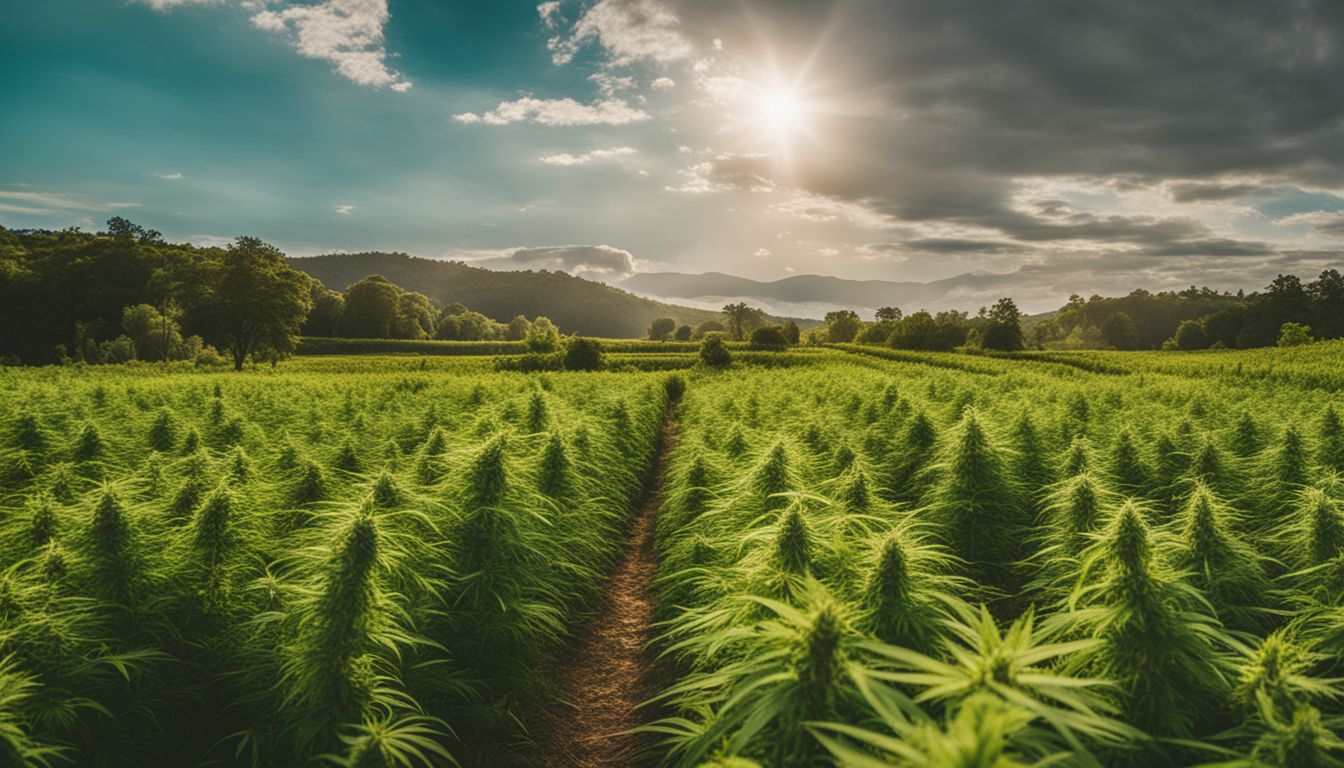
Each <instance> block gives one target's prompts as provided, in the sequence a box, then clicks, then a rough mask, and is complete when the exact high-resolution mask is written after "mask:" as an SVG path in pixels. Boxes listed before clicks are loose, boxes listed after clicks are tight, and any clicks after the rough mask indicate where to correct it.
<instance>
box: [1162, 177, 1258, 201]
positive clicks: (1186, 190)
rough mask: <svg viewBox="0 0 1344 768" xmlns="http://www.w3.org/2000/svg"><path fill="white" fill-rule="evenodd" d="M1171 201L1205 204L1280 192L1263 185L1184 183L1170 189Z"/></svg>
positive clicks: (1173, 185) (1174, 185) (1171, 186)
mask: <svg viewBox="0 0 1344 768" xmlns="http://www.w3.org/2000/svg"><path fill="white" fill-rule="evenodd" d="M1168 190H1169V191H1170V192H1171V199H1172V200H1174V201H1176V202H1178V203H1203V202H1211V201H1218V200H1240V199H1242V198H1244V197H1256V196H1260V195H1270V194H1273V193H1274V192H1276V191H1277V190H1278V188H1276V187H1271V186H1265V185H1263V184H1221V183H1219V182H1183V183H1176V184H1172V185H1170V186H1169V187H1168Z"/></svg>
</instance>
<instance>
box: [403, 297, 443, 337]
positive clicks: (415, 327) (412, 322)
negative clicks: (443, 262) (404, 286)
mask: <svg viewBox="0 0 1344 768" xmlns="http://www.w3.org/2000/svg"><path fill="white" fill-rule="evenodd" d="M436 314H438V313H437V310H435V309H434V305H433V304H432V303H430V301H429V297H428V296H426V295H424V294H423V293H413V292H411V291H403V292H402V293H401V294H400V295H398V296H397V316H396V320H395V322H394V323H393V325H392V338H394V339H428V338H429V337H430V336H432V335H433V333H434V330H435V323H434V317H435V315H436Z"/></svg>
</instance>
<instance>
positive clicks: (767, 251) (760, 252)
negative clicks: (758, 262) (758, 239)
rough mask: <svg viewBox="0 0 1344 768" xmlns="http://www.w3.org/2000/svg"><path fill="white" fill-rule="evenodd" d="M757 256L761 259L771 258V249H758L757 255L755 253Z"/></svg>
mask: <svg viewBox="0 0 1344 768" xmlns="http://www.w3.org/2000/svg"><path fill="white" fill-rule="evenodd" d="M755 255H756V256H761V257H765V256H769V255H770V249H769V248H757V249H756V253H755Z"/></svg>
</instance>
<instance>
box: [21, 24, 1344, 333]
mask: <svg viewBox="0 0 1344 768" xmlns="http://www.w3.org/2000/svg"><path fill="white" fill-rule="evenodd" d="M1143 5H1145V4H1143V3H1138V4H1135V3H1121V2H1112V3H1106V2H1102V3H1096V4H1091V5H1090V7H1089V8H1088V10H1087V11H1086V12H1078V13H1070V14H1064V13H1060V12H1059V11H1060V8H1059V7H1057V4H1055V3H1051V2H1048V1H1047V0H1030V1H1028V2H1024V3H1021V4H1019V5H1018V7H1017V10H1016V11H1014V12H1012V13H1011V14H1008V13H1007V12H1006V11H1004V10H1003V9H1002V8H1001V7H999V6H998V5H997V4H993V3H976V2H970V1H969V0H966V1H961V0H948V2H945V3H937V4H929V3H919V2H880V1H879V0H835V1H834V2H810V1H805V0H775V1H774V2H754V3H753V2H751V0H744V1H743V2H736V3H723V2H714V1H711V0H561V2H558V3H551V2H545V3H541V4H540V5H538V4H537V3H535V2H429V1H427V0H390V2H389V1H388V0H303V1H300V0H43V1H42V2H26V3H13V4H10V5H9V7H7V8H6V9H5V11H4V15H5V18H4V23H3V24H0V71H3V72H4V73H5V75H4V80H5V83H4V84H5V86H6V87H5V93H6V104H7V108H6V115H5V119H4V120H3V121H0V146H4V147H5V148H6V149H5V153H4V156H5V162H4V163H3V164H2V165H0V224H3V225H5V226H9V227H47V228H58V227H64V226H70V225H78V226H83V227H84V228H86V229H93V228H98V227H100V226H101V224H102V222H103V221H104V220H105V219H106V218H108V217H109V216H112V215H124V216H127V217H129V218H131V219H133V220H135V221H137V222H138V223H141V224H144V225H146V226H149V227H153V228H156V229H159V230H161V231H163V232H164V233H165V235H167V236H168V237H169V238H171V239H181V240H192V241H194V242H198V243H214V242H222V241H223V240H225V239H227V238H230V237H232V236H234V235H237V234H244V233H245V234H254V235H257V236H260V237H262V238H264V239H266V240H268V241H271V242H274V243H276V244H277V245H279V246H281V247H282V248H284V249H285V250H286V251H287V252H290V253H293V254H297V255H308V254H315V253H322V252H329V251H337V250H365V249H378V250H401V251H407V252H410V253H413V254H416V255H422V256H430V257H449V258H462V259H467V260H470V261H473V262H477V263H480V264H482V265H484V266H490V267H496V268H528V267H531V268H537V267H543V268H564V269H567V270H569V271H572V272H576V273H578V274H584V275H587V276H590V277H595V278H598V279H605V280H608V281H611V282H616V281H619V279H621V278H622V277H624V276H626V275H628V274H629V273H630V272H632V271H689V272H699V271H708V270H718V271H725V272H733V273H737V274H743V275H747V276H751V277H755V278H759V279H777V278H781V277H785V276H787V275H790V274H798V273H804V272H811V273H822V274H835V275H839V276H844V277H854V278H882V279H894V280H929V279H936V278H942V277H948V276H951V275H955V274H959V273H962V272H969V271H973V270H977V269H987V270H991V271H994V272H1011V273H1015V274H1020V275H1021V281H1020V288H1019V290H1020V292H1021V294H1022V296H1023V300H1024V303H1025V304H1027V305H1028V306H1031V305H1033V303H1034V302H1039V303H1041V304H1049V303H1050V302H1054V301H1055V300H1056V299H1057V298H1059V297H1060V295H1061V294H1062V295H1063V296H1067V294H1068V293H1070V292H1079V293H1090V292H1115V291H1117V290H1128V289H1129V288H1132V287H1139V286H1142V287H1148V288H1162V287H1171V286H1179V285H1188V284H1191V283H1200V284H1210V285H1214V286H1215V287H1229V288H1235V287H1257V286H1258V285H1262V284H1263V283H1264V282H1265V281H1266V280H1267V279H1268V278H1269V277H1272V276H1273V274H1275V273H1276V272H1278V271H1298V272H1301V273H1304V274H1311V273H1312V272H1313V271H1314V270H1318V269H1319V268H1321V267H1322V266H1327V265H1332V264H1334V265H1338V263H1339V261H1340V253H1341V248H1344V213H1341V210H1344V197H1342V196H1341V189H1344V170H1342V169H1341V163H1344V160H1341V155H1344V152H1342V151H1341V150H1344V104H1341V91H1344V89H1340V88H1339V87H1338V83H1339V82H1341V80H1340V79H1339V78H1340V77H1341V76H1344V66H1341V61H1342V57H1341V53H1340V48H1339V46H1340V42H1339V41H1340V40H1341V39H1344V34H1332V33H1330V30H1332V29H1333V30H1334V31H1335V32H1344V30H1340V29H1339V28H1338V27H1339V26H1340V19H1339V18H1338V17H1337V14H1327V13H1326V11H1323V10H1319V9H1313V8H1312V7H1311V6H1307V5H1303V6H1300V7H1298V6H1294V8H1293V9H1292V10H1285V11H1284V13H1283V14H1281V15H1280V16H1281V17H1276V16H1269V15H1266V14H1263V13H1261V12H1259V10H1258V6H1257V5H1256V4H1254V3H1250V2H1246V3H1241V2H1226V3H1216V2H1207V3H1199V2H1195V3H1190V4H1188V5H1186V6H1184V7H1183V8H1182V9H1180V13H1176V12H1175V11H1173V10H1171V9H1170V8H1168V7H1167V6H1166V5H1165V4H1154V5H1153V6H1152V7H1150V8H1148V9H1147V11H1143V9H1138V8H1136V6H1143ZM1304 30H1305V31H1304ZM1302 36H1305V37H1302ZM1298 37H1302V39H1296V38H1298ZM1190 39H1198V40H1200V41H1202V42H1201V46H1202V47H1201V48H1200V49H1199V50H1197V51H1194V52H1192V51H1191V50H1190V47H1189V46H1188V45H1186V44H1184V43H1182V42H1181V41H1183V40H1190ZM1302 50H1309V51H1310V54H1311V55H1310V56H1305V55H1303V57H1302V58H1294V57H1295V56H1298V53H1297V52H1299V51H1302ZM1331 82H1333V83H1334V85H1333V86H1331V85H1330V83H1331ZM985 298H986V297H979V296H966V297H961V300H963V301H964V303H968V304H973V303H975V302H979V301H982V300H983V299H985Z"/></svg>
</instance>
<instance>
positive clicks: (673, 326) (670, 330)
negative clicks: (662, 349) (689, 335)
mask: <svg viewBox="0 0 1344 768" xmlns="http://www.w3.org/2000/svg"><path fill="white" fill-rule="evenodd" d="M676 331H677V321H676V320H673V319H672V318H670V317H660V318H658V319H657V320H654V321H653V322H652V323H651V324H649V338H650V339H653V340H654V341H667V340H668V339H670V338H672V334H674V333H676Z"/></svg>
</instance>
